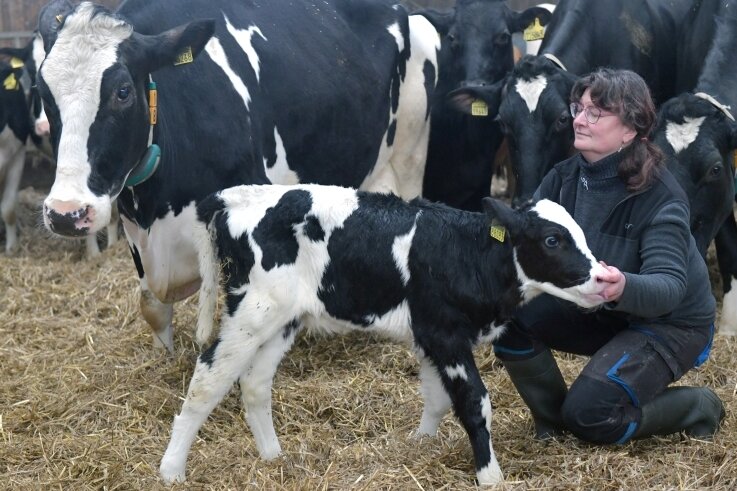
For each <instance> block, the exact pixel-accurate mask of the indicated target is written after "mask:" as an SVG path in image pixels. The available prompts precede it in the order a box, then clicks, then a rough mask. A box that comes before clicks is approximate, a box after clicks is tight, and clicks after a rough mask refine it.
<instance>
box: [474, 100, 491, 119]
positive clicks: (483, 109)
mask: <svg viewBox="0 0 737 491" xmlns="http://www.w3.org/2000/svg"><path fill="white" fill-rule="evenodd" d="M488 115H489V106H487V105H486V103H485V102H484V101H482V100H481V99H476V100H474V101H473V102H472V103H471V116H488Z"/></svg>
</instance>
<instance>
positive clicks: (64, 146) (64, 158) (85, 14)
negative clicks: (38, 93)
mask: <svg viewBox="0 0 737 491" xmlns="http://www.w3.org/2000/svg"><path fill="white" fill-rule="evenodd" d="M94 9H95V7H94V6H93V5H92V4H91V3H82V4H80V6H79V7H78V8H77V10H76V11H75V12H74V13H72V14H71V15H69V16H68V17H67V18H66V20H65V21H64V26H63V28H62V29H61V30H60V31H59V33H58V37H57V40H56V42H55V43H54V46H53V47H52V48H51V51H50V52H49V54H48V56H47V57H46V59H45V60H44V62H43V65H42V67H41V74H42V76H43V78H44V80H45V81H46V84H47V85H48V87H49V90H50V91H51V94H52V95H53V97H54V100H55V101H56V104H57V106H58V108H59V113H60V114H61V124H62V127H63V132H62V135H61V139H60V141H59V147H58V154H57V163H56V166H57V168H56V178H55V180H54V185H53V186H52V188H51V191H50V193H49V196H48V197H47V198H46V203H49V202H52V201H63V202H72V201H76V202H78V203H81V204H82V205H83V206H84V205H90V206H92V208H93V209H94V210H95V217H94V223H93V224H92V226H91V232H97V231H98V230H100V229H101V228H102V227H104V226H105V225H107V223H108V222H109V221H110V207H111V203H110V201H111V197H110V196H107V195H105V196H95V195H94V194H93V193H92V192H91V191H90V189H89V187H88V185H87V182H88V178H89V176H90V174H91V165H90V162H89V156H88V154H87V143H88V139H89V133H90V127H91V126H92V123H93V122H94V121H95V117H96V115H97V111H98V109H99V107H100V88H101V84H102V76H103V73H104V72H105V70H107V69H108V68H109V67H110V66H111V65H113V63H115V62H116V61H117V58H118V47H119V46H120V44H121V43H122V42H123V41H125V40H126V39H128V38H129V37H130V36H131V34H132V33H133V28H132V27H131V26H130V25H129V24H127V23H125V22H124V21H122V20H121V19H119V18H116V17H112V16H110V15H97V16H95V17H94V18H93V17H92V13H93V12H94Z"/></svg>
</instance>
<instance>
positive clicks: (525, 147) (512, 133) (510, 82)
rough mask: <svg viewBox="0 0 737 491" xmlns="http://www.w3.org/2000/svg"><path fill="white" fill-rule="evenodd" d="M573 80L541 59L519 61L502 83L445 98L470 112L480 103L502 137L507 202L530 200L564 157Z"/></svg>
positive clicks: (570, 141)
mask: <svg viewBox="0 0 737 491" xmlns="http://www.w3.org/2000/svg"><path fill="white" fill-rule="evenodd" d="M575 81H576V77H575V76H573V75H571V74H569V73H568V72H566V71H563V70H561V69H560V68H558V67H557V66H555V65H554V64H553V63H552V62H551V61H550V60H548V59H547V58H545V57H542V56H531V55H527V56H525V57H523V58H522V59H521V60H520V61H519V62H518V63H517V65H515V67H514V69H513V70H512V72H510V73H509V74H508V75H507V77H505V78H504V79H502V80H501V81H499V82H497V83H495V84H493V85H489V86H485V87H464V88H461V89H458V90H456V91H453V92H451V93H450V94H449V99H450V101H451V104H452V105H454V106H455V107H456V108H457V109H459V110H461V111H463V112H467V113H469V114H470V113H471V112H472V107H473V104H474V102H475V101H476V100H479V99H480V100H483V101H484V102H485V103H486V105H487V106H488V108H489V114H490V115H493V114H498V116H497V121H498V122H499V124H500V127H501V129H502V132H503V133H504V134H505V135H506V137H507V144H508V145H509V154H510V160H511V164H512V170H513V172H514V174H515V178H516V182H517V185H516V188H515V191H514V197H513V200H512V203H513V205H514V206H519V205H520V204H521V203H524V202H526V201H528V200H529V199H530V198H532V195H533V193H534V192H535V190H536V189H537V187H538V186H539V185H540V182H542V179H543V177H544V176H545V174H546V173H547V172H548V171H549V170H550V168H551V167H552V166H553V165H554V164H555V163H557V162H560V161H561V160H563V159H564V158H566V157H567V156H568V155H569V154H570V151H571V147H572V144H573V126H572V118H571V114H570V112H569V108H568V104H569V102H570V101H569V98H570V93H571V89H572V88H573V84H574V82H575Z"/></svg>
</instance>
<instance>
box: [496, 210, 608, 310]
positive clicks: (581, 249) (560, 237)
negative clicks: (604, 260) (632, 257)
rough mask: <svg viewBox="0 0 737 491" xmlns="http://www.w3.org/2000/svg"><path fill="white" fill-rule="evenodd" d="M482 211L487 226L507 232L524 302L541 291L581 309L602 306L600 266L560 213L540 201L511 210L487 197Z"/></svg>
mask: <svg viewBox="0 0 737 491" xmlns="http://www.w3.org/2000/svg"><path fill="white" fill-rule="evenodd" d="M483 207H484V211H485V212H486V215H487V217H488V219H489V222H490V225H491V227H492V228H493V227H498V226H503V227H504V228H505V229H506V231H508V233H509V237H510V239H509V240H510V241H511V243H512V246H513V247H514V264H515V267H516V270H517V278H518V281H519V283H520V292H521V293H522V297H523V300H525V301H527V300H530V299H531V298H533V297H535V296H536V295H538V294H540V293H543V292H545V293H549V294H551V295H554V296H556V297H559V298H562V299H564V300H569V301H571V302H574V303H576V304H577V305H579V306H581V307H585V308H592V307H596V306H599V305H601V304H602V303H604V301H605V300H604V298H603V297H602V296H601V293H602V291H603V289H604V286H605V285H604V284H603V283H602V282H600V281H599V277H600V275H602V274H603V273H604V271H605V270H604V267H603V266H602V265H601V264H599V263H598V262H597V261H596V259H595V258H594V256H593V254H592V253H591V251H590V250H589V247H588V245H587V244H586V237H585V236H584V233H583V230H581V227H579V226H578V224H577V223H576V222H575V221H574V220H573V217H571V215H570V214H568V212H567V211H566V210H565V208H563V207H562V206H560V205H559V204H557V203H554V202H552V201H549V200H540V201H538V202H537V203H534V204H532V203H527V204H526V205H525V206H523V207H521V208H520V209H518V210H512V209H511V208H509V207H508V206H507V205H506V204H504V203H503V202H501V201H499V200H494V199H492V198H484V200H483ZM506 231H505V233H506Z"/></svg>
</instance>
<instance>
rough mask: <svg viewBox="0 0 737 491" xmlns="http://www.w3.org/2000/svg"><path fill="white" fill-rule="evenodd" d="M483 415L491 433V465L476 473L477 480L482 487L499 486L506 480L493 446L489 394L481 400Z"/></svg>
mask: <svg viewBox="0 0 737 491" xmlns="http://www.w3.org/2000/svg"><path fill="white" fill-rule="evenodd" d="M481 415H482V416H483V417H484V420H485V423H486V430H487V431H488V432H489V454H490V455H489V463H488V464H487V465H486V466H485V467H483V468H481V469H479V470H478V472H477V473H476V479H478V481H479V484H480V485H489V484H497V483H500V482H502V481H503V480H504V475H503V474H502V470H501V468H500V467H499V462H498V461H497V460H496V454H495V453H494V447H493V446H492V444H491V399H489V394H486V395H485V396H484V397H483V399H481Z"/></svg>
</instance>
